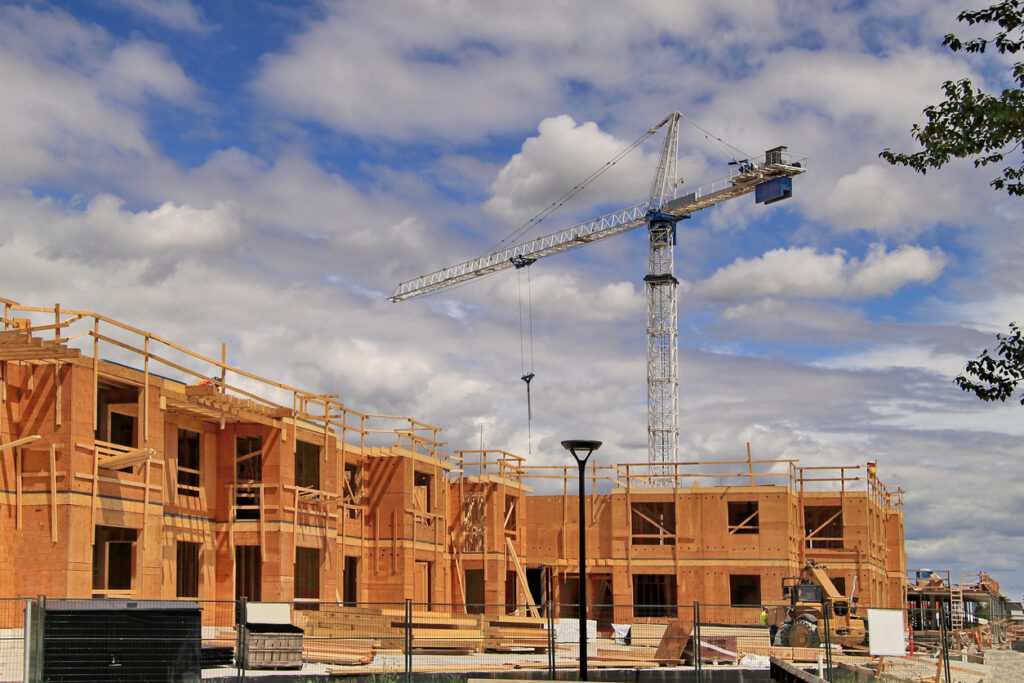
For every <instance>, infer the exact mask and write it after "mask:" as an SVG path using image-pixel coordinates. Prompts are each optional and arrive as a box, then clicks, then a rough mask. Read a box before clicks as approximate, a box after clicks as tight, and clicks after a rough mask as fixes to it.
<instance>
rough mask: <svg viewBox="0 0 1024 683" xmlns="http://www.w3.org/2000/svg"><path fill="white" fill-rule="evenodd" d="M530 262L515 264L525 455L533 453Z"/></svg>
mask: <svg viewBox="0 0 1024 683" xmlns="http://www.w3.org/2000/svg"><path fill="white" fill-rule="evenodd" d="M531 263H532V261H531V262H530V263H524V264H523V265H522V266H517V267H516V271H517V272H518V273H519V359H520V360H519V363H520V368H521V370H522V373H523V374H522V376H521V377H520V378H519V379H521V380H523V381H524V382H526V452H527V455H532V454H533V408H532V406H531V403H530V382H532V381H533V378H534V377H535V375H534V374H533V285H532V282H531V280H530V268H529V266H530V264H531ZM524 269H525V270H526V301H527V315H528V322H529V327H528V330H529V337H530V366H529V371H527V366H526V343H525V337H526V334H527V332H526V330H527V328H524V326H523V274H522V273H523V270H524Z"/></svg>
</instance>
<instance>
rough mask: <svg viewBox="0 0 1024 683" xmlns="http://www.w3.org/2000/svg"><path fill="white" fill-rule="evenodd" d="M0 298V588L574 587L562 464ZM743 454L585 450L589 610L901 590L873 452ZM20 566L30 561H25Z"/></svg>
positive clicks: (270, 596)
mask: <svg viewBox="0 0 1024 683" xmlns="http://www.w3.org/2000/svg"><path fill="white" fill-rule="evenodd" d="M0 313H2V315H0V476H2V477H3V486H0V510H2V511H3V512H4V515H3V517H2V518H0V519H2V521H0V524H2V525H3V527H2V530H3V532H5V533H6V535H7V537H8V538H9V539H10V542H9V543H7V544H5V545H4V546H3V547H0V571H2V572H3V576H4V577H6V578H5V579H4V581H3V582H2V583H0V597H20V596H25V595H39V594H45V595H48V596H53V597H69V598H83V597H130V598H134V599H148V598H152V599H173V598H178V597H187V598H193V599H195V598H199V599H207V600H213V599H216V600H233V599H235V598H238V597H242V596H243V595H244V596H245V597H247V598H249V599H254V600H255V599H258V600H265V601H287V602H292V603H294V604H295V606H296V609H302V608H310V607H315V606H316V603H317V602H318V601H326V602H371V601H372V602H385V603H395V602H401V601H403V600H406V599H411V600H413V601H414V602H417V603H423V604H428V605H432V606H433V607H432V609H437V610H444V611H454V612H474V611H480V609H479V608H480V606H481V605H484V604H490V605H494V604H502V605H507V606H508V607H507V610H508V611H509V612H517V611H518V612H519V613H520V614H521V615H523V616H535V615H537V614H539V606H542V605H543V604H544V603H546V602H548V601H553V602H556V603H559V602H560V603H567V604H571V603H573V602H574V601H575V591H577V590H578V586H579V579H580V577H579V576H578V569H577V566H578V563H577V559H576V552H577V546H576V539H577V534H578V529H579V526H578V525H579V524H580V520H579V519H577V502H576V500H577V499H576V496H575V493H574V491H575V485H574V484H573V482H575V481H576V479H577V469H576V466H575V464H568V463H567V464H565V465H559V466H553V465H528V464H527V463H526V461H525V460H524V459H523V458H522V457H520V456H517V455H514V454H512V453H508V452H505V451H497V450H449V449H448V447H447V444H445V443H444V442H442V441H441V431H442V430H441V428H439V427H435V426H432V425H429V424H426V423H423V422H420V421H418V420H415V419H413V418H410V417H402V416H395V415H377V414H367V413H361V412H358V411H356V410H353V409H352V408H350V407H348V406H347V405H345V404H344V403H343V402H342V401H341V400H340V399H339V397H338V396H337V395H333V394H317V393H312V392H308V391H305V390H303V389H300V388H297V387H293V386H289V385H286V384H282V383H279V382H276V381H273V380H270V379H266V378H263V377H260V376H258V375H256V374H253V373H251V372H248V371H246V370H243V369H242V368H239V367H236V366H234V365H232V364H230V363H228V361H227V346H226V345H225V344H221V345H220V353H219V354H218V355H219V357H211V356H209V355H205V354H202V353H198V352H195V351H192V350H189V349H187V348H185V347H184V346H180V345H178V344H175V343H174V342H171V341H169V340H167V339H165V338H163V337H160V336H158V335H155V334H153V333H150V332H146V331H143V330H139V329H137V328H134V327H131V326H129V325H126V324H124V323H121V322H118V321H115V320H112V319H110V318H107V317H105V316H102V315H100V314H97V313H93V312H91V311H81V310H72V309H66V308H62V307H61V306H60V305H54V306H53V307H29V306H22V305H20V304H18V303H16V302H14V301H10V300H7V299H0ZM105 358H107V359H105ZM746 456H747V457H746V459H737V460H731V461H729V460H727V461H721V462H714V463H709V462H700V463H698V462H678V463H669V464H665V465H659V466H658V467H652V466H650V465H649V464H646V463H626V464H600V465H599V464H598V462H597V460H592V462H591V464H590V465H589V466H588V468H587V475H586V476H587V481H588V494H587V500H586V519H585V520H583V523H584V524H586V525H587V527H588V562H587V576H586V577H584V578H585V580H587V581H588V582H589V584H588V588H590V589H592V590H591V592H590V595H591V596H592V600H591V602H592V603H593V604H595V605H596V607H595V615H594V616H595V618H597V619H598V620H599V621H608V620H612V619H615V620H618V621H620V622H621V621H624V620H626V619H632V618H633V617H636V616H638V615H640V612H642V611H643V610H642V609H639V608H643V607H650V608H657V607H659V606H658V605H647V604H646V603H644V602H643V601H644V600H646V601H656V600H658V599H660V600H661V601H662V602H673V603H677V604H689V603H691V602H692V601H694V600H700V601H702V602H717V603H722V604H725V603H729V602H731V601H733V598H735V597H737V596H740V595H742V596H744V597H745V598H749V597H751V596H756V598H757V599H756V602H757V603H761V602H774V601H778V600H781V586H782V579H783V578H785V577H789V576H795V575H797V574H798V573H799V568H800V567H801V566H802V565H803V563H804V562H806V561H807V560H812V559H813V560H815V561H817V562H819V563H820V564H824V565H826V566H827V567H828V568H829V575H830V576H832V577H833V578H835V579H837V580H839V581H840V582H841V583H845V584H846V586H847V587H849V586H851V585H852V584H853V583H854V581H857V582H858V586H859V588H858V595H859V596H860V599H861V604H862V605H871V606H883V607H897V606H902V605H903V604H905V603H904V596H905V594H906V583H907V581H906V567H905V565H906V557H905V553H904V548H903V516H902V515H903V513H902V492H901V491H899V490H896V491H890V490H889V489H887V488H886V487H885V486H884V485H883V484H882V483H881V481H880V480H879V479H878V477H877V474H876V469H875V465H874V464H873V463H869V464H867V465H842V466H832V467H802V466H800V465H799V463H797V462H796V461H791V460H777V459H753V458H752V457H751V454H750V450H749V445H748V449H747V453H746ZM300 470H301V473H300ZM300 480H301V484H300ZM535 489H536V492H535ZM570 490H572V491H573V493H570ZM300 550H301V552H300ZM196 552H198V559H197V562H196V564H197V566H198V571H197V572H192V570H191V569H189V570H188V571H187V572H186V571H183V572H182V573H181V575H180V576H179V573H178V568H177V563H178V561H179V558H182V557H189V558H195V557H196V556H195V555H194V553H196ZM190 553H192V554H190ZM29 560H31V562H32V565H31V566H33V567H38V568H39V570H38V571H32V572H25V571H20V570H19V569H20V568H21V567H24V566H28V565H27V562H28V561H29ZM191 562H192V560H190V563H191ZM310 562H314V563H315V564H316V565H317V566H316V567H311V566H310V565H309V563H310ZM300 564H302V565H303V567H302V571H300V568H299V565H300ZM193 573H194V574H195V577H194V578H193V576H192V574H193ZM752 587H753V588H752ZM741 588H742V590H741ZM754 588H756V592H752V591H753V590H754ZM638 603H639V604H638ZM602 604H606V605H607V608H602V607H601V605H602ZM634 605H638V607H634ZM613 606H614V609H613V608H612V607H613ZM623 610H628V612H629V614H619V612H621V611H623ZM653 612H655V613H660V612H659V610H658V609H653Z"/></svg>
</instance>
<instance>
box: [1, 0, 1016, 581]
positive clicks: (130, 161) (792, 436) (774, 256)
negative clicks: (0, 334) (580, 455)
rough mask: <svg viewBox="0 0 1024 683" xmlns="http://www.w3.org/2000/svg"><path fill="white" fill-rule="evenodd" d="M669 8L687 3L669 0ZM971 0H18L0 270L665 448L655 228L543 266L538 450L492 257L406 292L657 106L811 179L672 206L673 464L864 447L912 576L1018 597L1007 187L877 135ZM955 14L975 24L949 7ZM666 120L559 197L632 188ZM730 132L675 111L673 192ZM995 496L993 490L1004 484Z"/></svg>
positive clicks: (916, 113) (995, 82)
mask: <svg viewBox="0 0 1024 683" xmlns="http://www.w3.org/2000/svg"><path fill="white" fill-rule="evenodd" d="M683 8H685V9H683ZM960 9H962V7H961V6H960V4H959V3H956V2H935V1H926V0H919V1H917V0H906V1H904V2H899V3H891V2H847V3H819V2H811V1H809V0H808V1H805V2H770V1H767V0H762V1H759V2H736V3H726V4H723V3H717V2H692V3H686V4H685V5H683V6H681V5H680V4H678V3H672V2H662V1H659V0H647V1H645V2H636V3H630V4H629V6H628V7H627V6H625V5H623V4H622V3H615V2H600V1H596V2H586V3H583V2H556V3H551V2H525V1H523V2H516V3H497V2H495V3H465V2H455V1H454V0H451V1H448V2H441V1H439V2H432V3H423V2H416V3H413V2H400V1H378V2H337V3H334V2H310V3H293V2H289V3H283V2H281V3H278V2H229V1H223V2H210V3H199V2H189V0H168V1H166V2H158V1H157V0H96V1H95V2H74V3H50V2H43V1H37V2H25V3H22V2H3V3H0V78H2V79H3V82H4V83H5V96H4V97H3V98H0V148H2V149H4V150H5V153H4V154H3V155H2V156H0V296H3V297H6V298H11V299H15V300H18V301H20V302H22V303H24V304H29V305H50V304H52V303H54V302H60V303H61V304H62V305H65V306H70V307H74V308H84V309H91V310H95V311H98V312H101V313H104V314H106V315H108V316H111V317H114V318H116V319H119V320H123V321H125V322H128V323H131V324H133V325H136V326H138V327H141V328H144V329H148V330H152V331H154V332H156V333H158V334H160V335H162V336H164V337H167V338H170V339H174V340H177V341H179V342H181V343H183V344H185V345H187V346H190V347H193V348H198V349H218V348H219V344H220V342H221V341H226V342H228V344H229V357H230V358H231V359H232V360H233V362H235V363H237V364H239V365H240V366H242V367H246V368H248V369H250V370H252V371H254V372H257V373H260V374H262V375H264V376H268V377H272V378H276V379H279V380H281V381H286V382H290V383H293V384H297V385H299V386H304V387H308V388H309V389H311V390H316V391H323V392H329V393H338V394H340V395H341V398H342V400H344V401H345V402H346V403H347V404H348V405H350V406H352V407H353V408H355V409H357V410H360V411H363V412H376V413H385V414H404V415H410V416H413V417H415V418H417V419H420V420H423V421H425V422H429V423H432V424H436V425H439V426H442V427H444V429H445V432H444V433H445V435H446V438H447V439H448V440H449V442H450V443H451V444H452V447H453V448H473V447H476V446H477V445H478V443H479V439H480V430H481V426H482V427H483V433H484V441H485V445H486V446H487V447H490V448H500V449H505V450H508V451H512V452H516V453H521V454H526V453H527V452H528V451H529V452H530V459H531V461H533V462H537V463H552V462H561V461H562V459H564V457H565V456H564V454H563V453H562V451H561V448H560V447H559V446H558V442H559V441H560V440H561V439H563V438H568V437H571V436H579V435H582V436H585V437H588V438H589V437H593V438H599V439H602V440H604V441H605V442H606V446H605V448H604V449H602V451H601V454H602V456H603V457H606V458H608V459H609V460H614V461H618V462H627V461H628V462H639V461H642V460H644V459H645V457H646V449H645V443H646V437H645V429H646V418H645V402H646V394H645V381H644V368H645V365H644V363H645V361H644V353H645V346H644V345H645V339H644V316H645V313H644V299H643V297H644V292H643V281H642V278H643V275H644V274H645V273H646V267H647V264H646V250H647V246H646V236H645V234H643V232H642V231H636V232H634V233H630V234H627V235H623V236H620V237H616V238H613V239H609V240H606V241H604V242H601V243H597V244H593V245H590V246H588V247H587V248H585V249H580V250H576V251H574V252H572V253H569V254H563V255H559V256H554V257H550V258H548V259H544V260H542V261H540V262H538V263H537V264H536V265H534V266H533V267H532V268H531V271H530V289H531V291H532V310H533V320H534V338H533V349H534V364H533V367H532V369H533V371H534V372H535V373H536V374H537V378H536V379H535V380H534V383H533V384H532V393H533V406H534V421H533V424H532V434H533V440H532V443H531V444H530V445H528V441H527V428H526V427H527V426H526V421H525V395H524V391H523V384H522V382H521V381H520V380H519V376H520V374H522V359H521V355H520V328H519V315H518V307H519V297H518V290H519V286H518V280H517V276H516V275H515V274H514V273H510V272H506V273H504V274H500V275H496V276H493V277H490V278H485V279H483V280H480V281H477V282H474V283H472V284H469V285H466V286H463V287H459V288H457V289H453V290H450V291H446V292H442V293H438V294H436V295H433V296H431V297H427V298H423V299H419V300H413V301H410V302H406V303H403V304H399V305H395V304H391V303H389V302H387V301H386V298H385V297H386V296H387V295H389V294H390V293H391V292H392V291H393V289H394V287H395V285H397V283H398V282H399V281H401V280H406V279H410V278H412V277H415V276H417V275H420V274H423V273H426V272H429V271H432V270H434V269H437V268H439V267H442V266H445V265H450V264H452V263H456V262H459V261H463V260H466V259H469V258H473V257H475V256H477V255H480V254H481V253H483V252H484V251H486V250H488V249H489V248H490V247H491V246H492V245H493V244H495V243H496V242H498V241H499V240H500V239H502V238H503V237H504V236H505V235H507V234H508V233H509V232H511V231H512V230H513V229H514V228H516V227H517V226H519V225H520V224H522V223H523V222H524V221H525V220H526V219H528V218H530V217H531V216H533V215H534V214H535V213H537V211H539V210H540V209H542V208H544V207H545V206H546V205H547V203H548V202H550V201H551V200H552V199H553V198H555V197H557V196H558V195H560V194H561V193H562V192H564V191H565V190H566V189H567V188H569V187H571V186H572V185H573V184H574V183H575V182H576V181H577V180H579V179H580V178H583V177H585V176H586V175H588V174H589V173H590V172H592V171H593V170H595V168H597V167H598V166H599V165H601V164H603V163H604V162H605V161H607V159H608V158H610V156H611V155H612V154H614V153H615V152H617V151H618V150H619V149H622V148H623V147H625V146H626V145H627V144H629V143H630V142H631V141H633V140H634V139H636V138H637V137H639V136H640V135H641V134H642V133H643V132H644V131H645V130H647V128H649V127H650V126H651V125H653V124H655V123H657V122H658V121H659V120H661V119H662V118H663V117H664V116H665V115H666V114H668V113H669V112H671V111H673V110H677V109H678V110H680V111H682V112H683V113H684V114H685V115H686V116H687V117H689V118H690V119H692V120H693V121H695V122H697V123H699V124H700V125H701V126H702V127H704V128H705V129H707V130H709V131H711V132H712V133H713V134H714V135H716V136H719V137H721V138H722V139H723V140H725V141H727V142H728V143H730V144H731V145H734V146H736V147H738V148H739V149H742V150H744V151H746V152H748V153H749V154H751V155H760V154H763V152H764V150H766V149H768V148H770V147H774V146H776V145H779V144H783V145H787V146H788V147H789V149H790V151H792V152H794V153H797V154H801V155H806V156H807V157H808V160H809V170H808V172H807V173H806V174H805V175H803V176H801V177H799V178H797V179H796V180H795V181H794V189H795V197H794V199H792V200H790V201H787V202H782V203H779V204H775V205H772V206H768V207H764V206H759V205H755V204H754V202H753V199H752V198H749V197H748V198H741V199H737V200H733V201H731V202H728V203H726V204H723V205H721V206H719V207H716V208H714V209H711V210H708V211H703V212H700V213H698V214H695V215H694V217H693V218H692V219H691V220H689V221H686V222H685V223H683V224H681V225H680V228H679V243H678V246H677V250H676V274H677V276H678V277H679V278H680V280H681V285H680V311H679V313H680V318H679V321H680V323H679V324H680V376H681V377H680V380H681V387H682V391H681V398H680V427H681V430H682V436H681V443H682V451H683V457H684V458H685V459H699V460H713V459H734V458H737V457H743V456H744V455H745V444H746V442H748V441H749V442H751V444H752V448H753V450H754V453H755V454H756V455H757V456H758V457H765V458H779V459H785V458H794V457H795V458H800V459H801V460H802V461H803V462H804V463H805V464H808V465H818V464H860V463H864V462H867V461H868V460H875V459H877V460H878V461H879V474H880V476H881V477H882V479H883V481H884V482H885V483H886V484H887V485H889V486H890V487H892V488H895V487H897V486H900V487H902V488H904V489H905V490H906V491H907V495H906V501H907V506H906V516H907V522H906V528H907V549H908V554H909V556H910V566H911V568H914V567H921V566H927V567H930V568H944V569H950V570H952V571H953V572H954V574H957V573H958V572H960V571H965V572H977V571H978V570H982V569H984V570H987V571H989V572H991V573H992V574H993V575H994V576H995V577H996V578H997V579H998V580H1000V581H1001V582H1002V584H1003V586H1004V587H1005V588H1007V589H1008V590H1009V591H1010V592H1011V594H1012V595H1014V596H1018V595H1019V593H1020V592H1021V591H1022V590H1024V576H1022V575H1021V573H1020V570H1019V567H1020V566H1022V564H1024V544H1022V543H1021V542H1020V541H1021V538H1020V537H1021V529H1020V525H1019V522H1018V521H1017V520H1019V519H1020V515H1021V513H1024V509H1022V508H1024V504H1022V496H1021V491H1022V486H1024V474H1022V473H1021V470H1020V468H1019V467H1016V466H1014V465H1012V464H1011V463H1016V462H1019V460H1020V457H1021V456H1022V455H1024V452H1022V450H1024V449H1022V447H1021V445H1020V444H1021V436H1022V433H1024V428H1022V424H1024V423H1022V421H1021V412H1020V411H1021V408H1020V406H1015V405H1005V406H1004V405H997V406H993V405H989V404H983V403H981V402H980V401H977V400H976V399H973V398H972V397H970V396H967V395H965V394H963V393H961V392H959V390H957V389H956V387H955V386H954V385H953V383H952V378H953V377H954V376H955V375H956V374H957V373H958V372H959V371H960V370H961V369H962V368H963V365H964V363H965V361H966V360H967V359H968V358H971V357H973V356H975V355H977V353H978V352H979V351H980V350H981V349H982V348H986V347H988V348H991V347H992V345H993V341H994V335H995V333H996V332H999V331H1005V330H1006V329H1007V324H1008V323H1009V322H1010V321H1012V320H1016V321H1021V315H1020V311H1021V310H1022V304H1024V286H1022V285H1021V284H1020V278H1019V267H1018V266H1019V263H1020V262H1021V258H1022V256H1024V238H1022V237H1021V235H1020V230H1019V227H1018V226H1019V222H1020V219H1021V216H1022V213H1024V212H1022V208H1021V203H1020V200H1019V199H1011V198H1008V197H1007V196H1005V195H1003V194H1000V193H997V192H994V191H993V190H992V189H991V188H989V187H988V184H987V183H988V180H989V179H990V178H989V176H990V175H994V173H993V174H990V173H988V172H986V171H981V172H979V171H975V170H974V169H973V168H971V167H970V164H967V163H954V164H951V165H950V166H949V167H948V168H945V169H943V170H942V171H939V172H934V173H930V174H928V175H927V176H923V177H922V176H919V175H916V174H914V173H912V172H910V171H908V170H906V169H897V168H892V167H890V166H888V165H886V164H884V162H881V161H880V160H879V159H878V153H879V152H880V151H881V150H882V149H884V148H886V147H892V148H894V149H900V150H912V149H913V148H914V147H913V141H912V140H911V138H910V136H909V129H910V127H911V125H912V124H913V123H915V122H919V121H920V120H921V118H920V117H921V114H920V113H921V110H922V109H923V108H924V107H925V106H927V105H928V104H930V103H933V102H935V101H937V100H938V98H939V96H940V86H941V83H942V82H943V81H944V80H946V79H955V78H960V77H964V76H970V77H972V78H975V79H977V80H979V81H980V82H982V83H984V85H985V86H986V87H989V88H1000V87H1002V86H1003V85H1004V83H1002V82H1001V81H1000V80H999V79H1000V78H1002V74H1003V73H1005V66H1006V63H1005V60H1001V59H1000V58H999V57H998V56H993V55H987V56H985V57H984V58H978V57H967V56H963V55H954V54H952V53H949V52H948V51H947V50H944V49H943V48H942V46H941V42H942V36H943V35H944V34H945V33H947V32H949V31H954V30H961V29H960V28H958V26H957V22H956V20H955V17H956V14H957V13H958V12H959V10H960ZM961 32H964V33H969V31H962V30H961ZM660 144H661V137H660V136H655V137H654V138H652V139H651V140H650V141H648V143H646V144H645V145H644V146H643V147H642V148H641V149H639V150H637V151H636V152H634V153H633V154H632V155H630V156H629V157H627V158H626V159H625V160H623V161H622V162H621V163H620V164H617V165H616V168H615V169H614V171H613V172H610V173H609V174H607V175H606V176H605V177H604V178H602V180H601V181H599V182H598V183H595V184H594V186H593V187H592V188H590V189H589V190H588V192H586V193H584V194H582V195H581V196H580V197H579V198H578V201H577V202H575V203H574V204H573V205H571V206H568V207H566V209H565V210H564V211H563V212H560V213H558V214H555V215H554V216H552V217H550V218H548V219H546V220H545V221H544V222H543V223H542V224H541V228H540V229H539V231H538V232H537V233H533V234H534V235H536V234H544V233H546V232H553V231H554V230H557V229H559V228H561V227H564V226H567V225H568V224H570V223H572V222H574V221H575V220H581V219H586V218H590V217H592V216H594V215H596V214H597V213H598V212H599V211H603V210H607V209H613V208H617V207H623V206H627V205H630V204H632V203H635V202H637V201H641V200H643V199H644V198H645V196H646V192H647V190H648V188H649V185H650V179H651V176H652V174H653V171H654V167H655V164H656V160H657V154H658V152H659V147H660ZM728 161H729V157H728V155H727V154H724V153H723V147H722V146H721V145H718V144H709V142H708V140H706V139H705V137H704V135H703V133H701V132H700V131H698V130H697V129H695V128H692V127H689V126H684V128H683V129H682V131H681V136H680V169H681V174H682V175H683V176H684V179H685V183H684V186H683V187H684V189H683V190H682V191H683V192H686V191H688V190H686V189H685V187H686V186H687V185H690V184H699V183H702V182H705V181H709V180H713V179H716V178H719V177H722V176H724V175H725V174H726V173H727V166H726V162H728ZM982 501H983V502H982Z"/></svg>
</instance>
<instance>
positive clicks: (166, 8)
mask: <svg viewBox="0 0 1024 683" xmlns="http://www.w3.org/2000/svg"><path fill="white" fill-rule="evenodd" d="M112 2H115V3H117V4H118V5H121V6H122V7H124V8H125V9H128V10H130V11H132V12H135V13H136V14H139V15H141V16H144V17H147V18H149V19H152V20H154V21H156V22H158V23H161V24H163V25H165V26H167V27H168V28H171V29H175V30H179V31H190V32H193V33H205V32H207V31H210V30H211V27H210V26H209V25H207V24H206V22H205V21H204V19H203V13H202V11H201V10H200V9H198V8H197V7H196V6H195V5H193V4H192V3H191V2H190V0H112Z"/></svg>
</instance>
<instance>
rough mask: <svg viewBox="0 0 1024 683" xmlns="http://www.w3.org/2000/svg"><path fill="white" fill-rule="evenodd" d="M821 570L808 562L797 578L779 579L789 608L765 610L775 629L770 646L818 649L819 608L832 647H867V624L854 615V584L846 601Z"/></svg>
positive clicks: (855, 606)
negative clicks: (827, 629)
mask: <svg viewBox="0 0 1024 683" xmlns="http://www.w3.org/2000/svg"><path fill="white" fill-rule="evenodd" d="M824 570H825V566H824V565H820V564H817V563H816V562H815V561H814V560H808V561H807V564H806V565H804V568H803V570H802V571H801V572H800V576H797V577H792V578H785V579H783V580H782V595H783V597H788V598H789V605H788V606H781V607H770V608H767V611H768V616H767V620H768V623H769V625H773V626H775V627H776V628H775V629H774V636H773V639H772V645H778V646H782V647H818V646H819V645H820V644H821V642H822V640H823V637H822V633H823V629H824V628H825V624H824V617H823V613H822V609H826V610H828V627H829V636H830V641H831V643H832V644H833V645H840V646H842V647H844V648H852V647H855V646H864V645H867V642H868V629H867V622H866V621H865V620H864V617H860V616H857V614H856V612H857V601H856V597H855V594H856V591H857V584H856V581H855V582H854V585H853V591H852V592H851V594H850V598H849V600H847V598H846V596H844V595H843V594H842V593H840V592H839V591H838V590H837V589H836V586H835V584H834V583H832V579H830V578H828V575H827V574H825V571H824ZM851 604H852V605H853V606H852V607H851Z"/></svg>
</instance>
